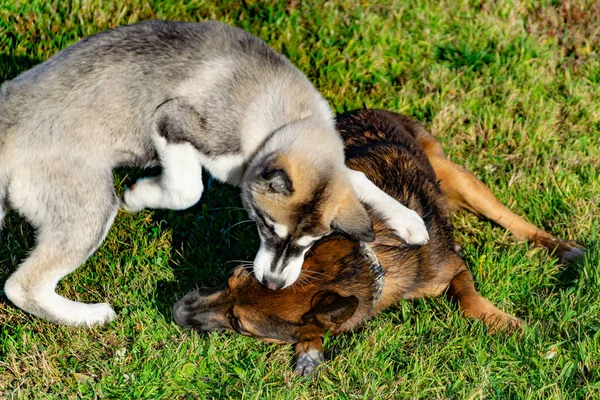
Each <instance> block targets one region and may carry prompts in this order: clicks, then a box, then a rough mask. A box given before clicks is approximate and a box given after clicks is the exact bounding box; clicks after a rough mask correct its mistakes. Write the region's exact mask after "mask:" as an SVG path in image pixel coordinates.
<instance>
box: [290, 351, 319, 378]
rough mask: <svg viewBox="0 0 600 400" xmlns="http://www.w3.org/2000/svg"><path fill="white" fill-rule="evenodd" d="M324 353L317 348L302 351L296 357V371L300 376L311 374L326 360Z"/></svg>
mask: <svg viewBox="0 0 600 400" xmlns="http://www.w3.org/2000/svg"><path fill="white" fill-rule="evenodd" d="M324 359H325V358H324V356H323V353H322V352H320V351H317V350H309V351H308V352H307V353H302V354H300V355H299V356H298V358H297V359H296V368H295V369H294V373H295V374H296V375H298V376H310V375H312V373H313V372H314V370H315V369H316V368H317V367H318V366H319V365H321V363H322V362H323V361H324Z"/></svg>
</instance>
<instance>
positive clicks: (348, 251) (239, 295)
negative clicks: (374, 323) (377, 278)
mask: <svg viewBox="0 0 600 400" xmlns="http://www.w3.org/2000/svg"><path fill="white" fill-rule="evenodd" d="M357 250H358V244H357V243H354V242H351V241H349V240H346V239H344V238H340V237H332V238H326V239H324V240H323V241H322V242H320V243H318V244H317V245H316V247H315V248H314V249H313V252H312V254H311V255H310V256H309V257H307V258H306V260H305V263H304V267H303V271H302V275H301V277H300V279H299V280H298V282H296V283H295V284H294V285H292V286H290V287H288V288H285V289H282V290H278V291H273V290H269V289H267V288H266V287H264V286H263V285H261V284H260V283H259V282H258V281H257V280H256V279H255V278H254V277H253V276H252V274H251V272H249V271H248V270H246V269H245V268H243V267H238V268H237V269H235V270H234V271H233V273H232V274H231V276H230V278H229V280H228V282H227V284H226V285H224V286H223V287H221V288H217V289H199V290H196V291H194V292H192V293H189V294H187V295H186V296H185V297H183V298H182V299H181V300H180V301H178V302H177V303H176V304H175V306H174V307H173V318H174V319H175V322H176V323H177V324H178V325H180V326H182V327H184V328H187V329H194V330H196V331H223V330H228V331H235V332H237V333H240V334H242V335H246V336H251V337H255V338H258V339H261V340H265V341H272V342H286V343H297V342H304V341H309V340H312V339H315V338H318V337H322V336H323V335H324V334H325V332H326V331H328V330H331V331H332V332H333V333H338V332H341V331H345V330H348V329H351V328H353V327H354V326H356V325H357V324H359V323H360V322H362V321H363V320H364V319H366V318H367V317H368V316H369V312H370V308H371V304H372V299H373V290H372V280H371V279H370V278H369V276H370V275H369V273H368V271H365V268H367V269H368V268H369V267H368V265H365V264H366V263H365V260H364V259H363V258H361V257H359V256H357ZM325 271H327V274H325ZM365 272H366V273H365Z"/></svg>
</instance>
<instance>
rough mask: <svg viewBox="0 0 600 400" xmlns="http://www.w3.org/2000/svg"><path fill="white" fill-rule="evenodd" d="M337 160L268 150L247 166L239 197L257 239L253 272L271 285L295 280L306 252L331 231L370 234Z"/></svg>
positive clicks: (354, 235) (365, 216) (363, 237)
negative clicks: (240, 196) (254, 229)
mask: <svg viewBox="0 0 600 400" xmlns="http://www.w3.org/2000/svg"><path fill="white" fill-rule="evenodd" d="M335 161H336V160H326V159H325V160H319V161H318V162H315V161H314V157H312V156H311V155H307V154H302V153H301V152H298V151H293V150H290V151H286V152H273V153H270V154H266V155H264V156H262V157H260V158H259V160H257V161H256V162H254V163H253V164H252V165H250V167H249V168H248V170H247V171H246V177H245V179H244V183H243V185H242V201H243V202H244V206H245V208H246V210H248V213H249V214H250V217H251V218H252V219H253V220H254V221H255V222H256V224H257V226H258V232H259V235H260V239H261V245H260V249H259V250H258V253H257V255H256V258H255V260H254V274H255V276H256V278H257V279H258V280H259V281H260V282H262V283H263V284H264V285H265V286H266V287H268V288H269V289H273V290H277V289H281V288H284V287H287V286H290V285H291V284H293V283H294V282H295V281H296V279H297V278H298V276H299V275H300V270H301V268H302V263H303V261H304V255H305V254H306V252H307V251H308V250H309V249H310V248H311V246H312V245H313V244H314V243H315V242H316V241H317V240H318V239H320V238H321V237H323V236H325V235H327V234H329V233H331V232H333V231H337V232H341V233H343V234H345V235H347V236H349V237H350V238H353V239H356V240H363V241H372V240H373V239H374V234H373V227H372V223H371V219H370V218H369V215H368V214H367V212H366V210H365V208H364V207H363V205H362V204H361V203H360V201H359V200H358V197H357V196H356V193H355V192H354V190H353V189H352V187H351V186H350V182H349V181H348V178H347V175H346V172H345V169H344V168H343V166H344V164H343V162H337V163H336V162H335Z"/></svg>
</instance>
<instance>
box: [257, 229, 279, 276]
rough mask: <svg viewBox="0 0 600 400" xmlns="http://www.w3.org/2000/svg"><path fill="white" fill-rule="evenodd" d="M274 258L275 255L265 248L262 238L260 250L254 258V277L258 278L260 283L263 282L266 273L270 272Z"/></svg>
mask: <svg viewBox="0 0 600 400" xmlns="http://www.w3.org/2000/svg"><path fill="white" fill-rule="evenodd" d="M274 257H275V255H274V254H273V253H272V252H270V251H268V250H267V249H266V247H265V246H264V244H263V240H262V237H261V242H260V248H259V249H258V252H257V253H256V257H255V258H254V276H256V279H258V280H259V282H262V279H263V276H264V275H265V272H266V271H268V270H269V268H270V266H271V264H272V263H273V258H274Z"/></svg>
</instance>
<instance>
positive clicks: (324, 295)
mask: <svg viewBox="0 0 600 400" xmlns="http://www.w3.org/2000/svg"><path fill="white" fill-rule="evenodd" d="M356 307H358V299H357V298H356V296H348V297H344V296H341V295H340V294H338V293H335V292H332V291H322V292H319V293H317V294H316V295H315V296H314V297H313V300H312V306H311V310H310V311H309V312H308V313H307V314H306V315H304V317H303V319H304V320H305V321H310V320H313V321H315V322H317V323H318V324H319V325H321V326H323V327H324V328H327V329H329V328H333V327H334V326H336V325H340V324H343V323H344V322H346V321H347V320H348V319H349V318H350V317H351V316H352V315H353V314H354V311H356Z"/></svg>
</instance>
